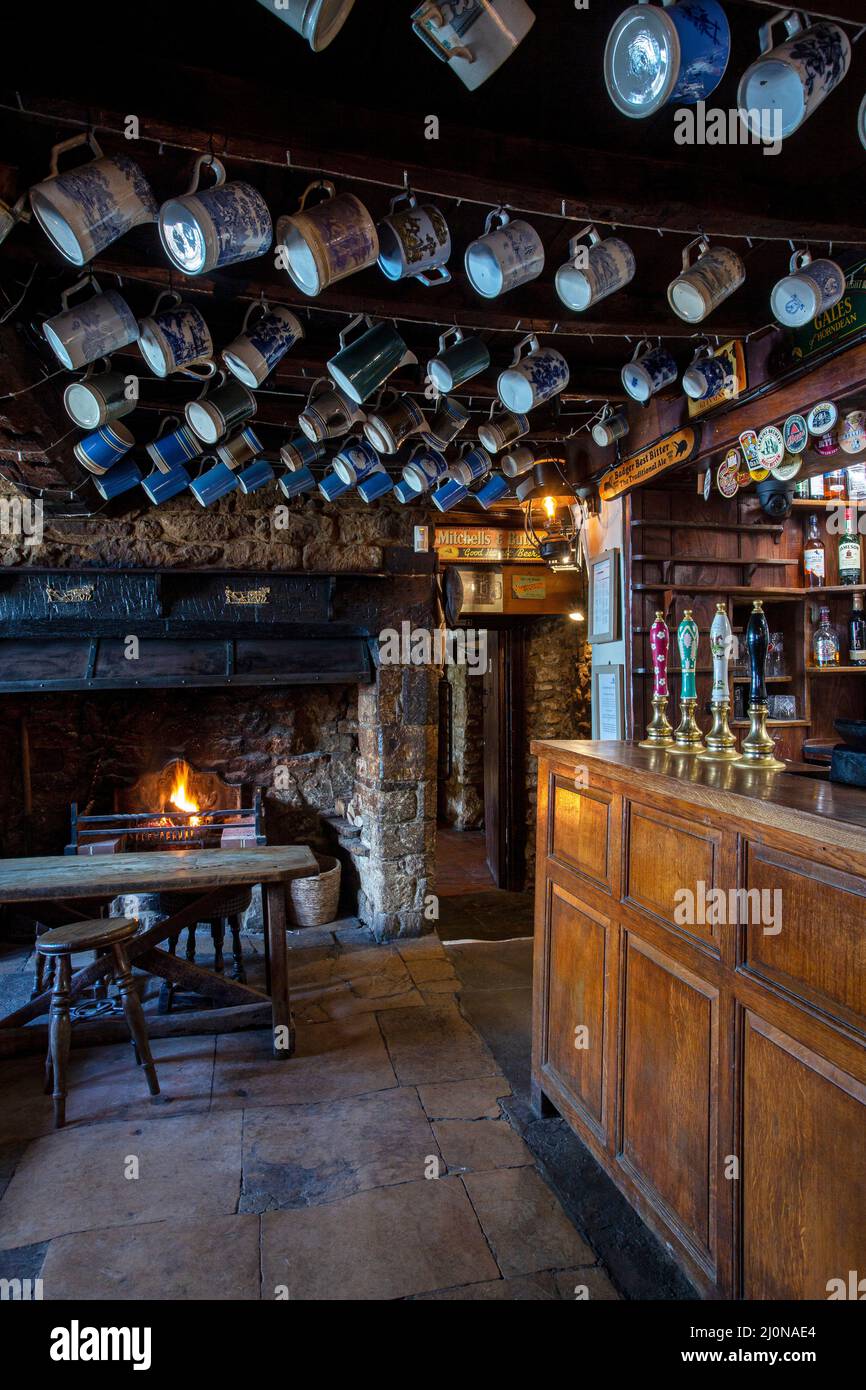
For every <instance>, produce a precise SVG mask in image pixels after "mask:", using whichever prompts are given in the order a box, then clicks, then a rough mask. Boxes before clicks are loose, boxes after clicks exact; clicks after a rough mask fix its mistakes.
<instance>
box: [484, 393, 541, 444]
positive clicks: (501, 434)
mask: <svg viewBox="0 0 866 1390" xmlns="http://www.w3.org/2000/svg"><path fill="white" fill-rule="evenodd" d="M495 409H496V402H495V401H494V402H493V405H492V406H491V410H490V419H489V420H485V421H484V424H483V425H479V426H478V438H479V439H480V440H481V443H482V445H483V447H484V448H485V449H486V450H487V451H488V453H491V454H497V453H498V452H499V450H500V449H505V448H507V446H508V445H509V444H514V443H516V441H517V440H518V439H522V437H523V435H525V434H527V433H528V432H529V416H528V415H515V414H514V413H513V412H512V411H510V410H502V411H500V412H499V414H498V415H496V414H494V413H493V412H494V411H495Z"/></svg>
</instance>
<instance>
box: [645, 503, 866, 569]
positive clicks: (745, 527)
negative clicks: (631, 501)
mask: <svg viewBox="0 0 866 1390" xmlns="http://www.w3.org/2000/svg"><path fill="white" fill-rule="evenodd" d="M831 505H832V504H831ZM852 505H854V504H852ZM861 505H866V504H861ZM631 524H632V526H647V527H649V528H650V530H653V531H738V532H746V533H747V534H748V533H749V532H753V531H756V532H758V534H759V535H771V536H781V534H782V532H783V531H784V529H785V528H784V526H773V525H771V524H770V523H768V522H765V521H756V522H755V523H754V525H751V526H750V525H749V523H748V522H734V521H648V520H647V518H646V517H634V518H633V520H632V523H631ZM702 558H703V559H704V560H706V558H707V557H706V556H705V555H704V556H703V557H702Z"/></svg>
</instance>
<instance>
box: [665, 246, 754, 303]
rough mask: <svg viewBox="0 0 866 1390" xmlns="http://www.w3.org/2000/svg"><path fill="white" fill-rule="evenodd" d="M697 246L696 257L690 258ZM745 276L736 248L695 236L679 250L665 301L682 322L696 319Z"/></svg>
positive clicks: (736, 285) (738, 284)
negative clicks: (680, 257) (679, 267)
mask: <svg viewBox="0 0 866 1390" xmlns="http://www.w3.org/2000/svg"><path fill="white" fill-rule="evenodd" d="M695 248H697V250H698V259H697V260H696V261H694V262H693V261H692V252H693V250H695ZM745 278H746V267H745V266H744V265H743V261H742V258H741V257H740V256H738V255H737V253H736V251H731V250H730V248H729V247H727V246H712V247H711V246H710V244H709V242H708V241H706V240H705V238H704V237H695V239H694V241H690V242H689V244H688V246H687V247H686V248H685V250H684V251H683V268H682V272H681V273H680V274H679V275H678V276H677V278H676V279H675V280H672V281H671V283H670V285H669V286H668V302H669V304H670V306H671V308H672V309H673V311H674V313H675V314H676V315H677V316H678V317H679V318H681V319H685V321H686V323H700V322H701V321H702V320H703V319H705V318H706V317H707V315H708V314H711V313H712V312H713V310H714V309H717V308H718V306H719V305H720V304H721V303H723V302H724V300H726V299H727V298H728V296H729V295H732V294H733V293H734V291H735V290H738V289H739V288H740V286H741V285H742V283H743V281H744V280H745Z"/></svg>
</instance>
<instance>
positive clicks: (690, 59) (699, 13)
mask: <svg viewBox="0 0 866 1390" xmlns="http://www.w3.org/2000/svg"><path fill="white" fill-rule="evenodd" d="M663 6H664V7H663V8H661V7H659V6H656V5H648V4H646V2H645V0H641V3H640V4H637V5H631V6H630V7H629V8H628V9H627V10H624V11H623V13H622V14H621V15H620V17H619V19H618V20H617V21H616V23H615V24H614V26H613V28H612V29H611V31H610V34H609V35H608V40H607V45H606V47H605V50H604V81H605V85H606V87H607V91H608V95H609V97H610V99H611V101H612V102H613V104H614V106H615V107H616V109H617V110H618V111H620V112H621V113H622V115H623V116H633V117H636V118H638V119H640V118H642V117H645V116H654V115H655V113H656V112H657V111H660V110H661V109H662V107H663V106H669V105H671V104H672V103H673V102H677V103H679V104H681V105H694V104H695V103H696V102H699V101H706V99H707V97H708V96H710V94H711V93H712V92H714V91H715V89H716V87H717V86H718V85H719V83H720V82H721V80H722V78H723V77H724V75H725V69H726V68H727V66H728V59H729V58H730V56H731V30H730V26H729V24H728V21H727V17H726V15H725V12H724V10H723V9H722V7H721V5H719V4H718V3H717V0H679V3H678V4H674V3H673V0H663Z"/></svg>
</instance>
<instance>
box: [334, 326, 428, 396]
mask: <svg viewBox="0 0 866 1390" xmlns="http://www.w3.org/2000/svg"><path fill="white" fill-rule="evenodd" d="M361 323H363V324H366V325H367V328H366V332H364V333H362V334H361V335H360V337H358V338H356V339H355V341H354V342H351V343H350V342H349V341H348V339H349V335H350V334H351V333H352V332H353V330H354V329H355V328H357V326H358V325H359V324H361ZM417 361H418V358H417V357H416V356H415V354H414V352H410V351H409V349H408V348H407V346H406V344H405V343H404V342H403V339H402V338H401V337H400V334H399V333H398V332H397V329H396V328H395V327H394V324H393V323H390V322H387V321H386V322H383V323H376V324H374V323H373V321H372V319H371V318H370V317H369V315H367V314H358V315H357V317H356V318H353V319H352V321H351V323H348V324H347V325H346V327H345V328H344V329H343V331H342V333H341V334H340V351H339V352H338V353H337V354H336V355H335V356H334V357H332V358H331V360H330V361H329V362H328V363H327V364H326V365H327V368H328V371H329V373H330V375H331V380H332V381H334V382H335V383H336V385H337V386H339V388H340V390H341V391H343V392H345V394H346V395H347V396H349V397H350V399H351V400H353V401H354V402H355V403H356V404H357V405H362V404H363V403H364V401H366V400H367V399H368V398H369V397H370V396H372V394H373V392H374V391H377V390H378V389H379V387H380V386H384V384H385V382H386V381H387V380H388V377H389V376H390V375H391V373H392V372H396V370H397V368H398V367H403V366H405V365H406V364H407V363H410V362H417Z"/></svg>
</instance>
